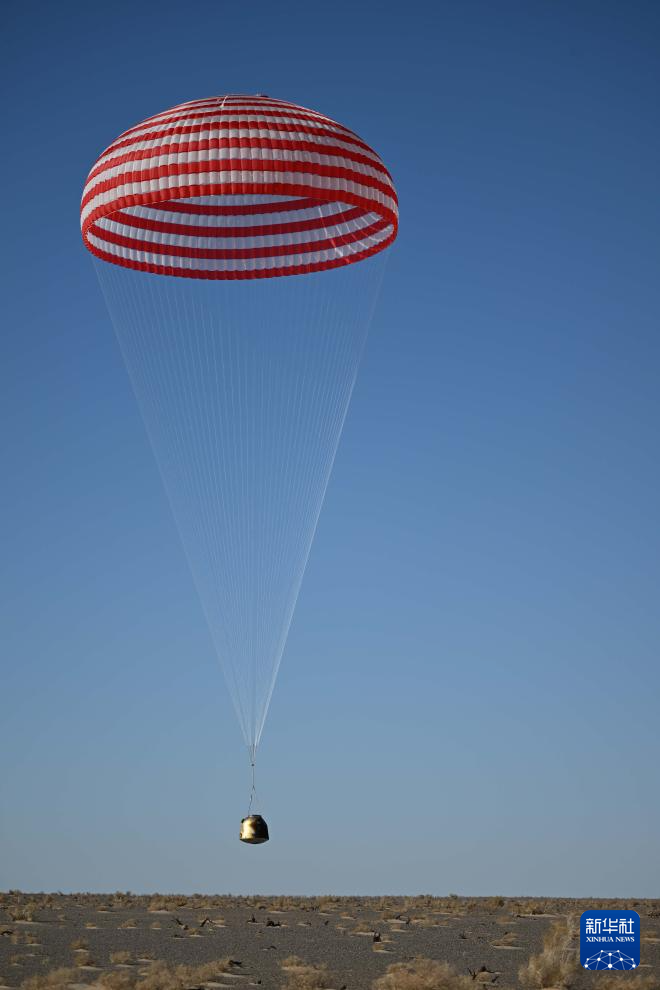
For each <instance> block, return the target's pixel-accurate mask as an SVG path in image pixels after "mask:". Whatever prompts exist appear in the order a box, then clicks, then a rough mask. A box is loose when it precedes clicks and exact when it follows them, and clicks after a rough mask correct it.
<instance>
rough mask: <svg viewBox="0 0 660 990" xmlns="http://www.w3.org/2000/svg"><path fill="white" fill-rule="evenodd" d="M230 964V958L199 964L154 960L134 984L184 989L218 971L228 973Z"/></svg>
mask: <svg viewBox="0 0 660 990" xmlns="http://www.w3.org/2000/svg"><path fill="white" fill-rule="evenodd" d="M232 965H233V963H232V961H231V959H218V960H217V961H216V962H210V963H203V964H202V965H201V966H168V965H167V963H164V962H155V963H152V964H151V965H150V966H149V968H148V969H147V971H146V973H145V975H144V977H143V978H142V979H141V980H138V981H137V983H136V984H135V986H136V990H186V988H187V987H198V986H200V985H201V984H202V983H208V982H209V981H211V980H214V978H215V977H217V976H219V975H220V973H229V972H230V970H231V968H232Z"/></svg>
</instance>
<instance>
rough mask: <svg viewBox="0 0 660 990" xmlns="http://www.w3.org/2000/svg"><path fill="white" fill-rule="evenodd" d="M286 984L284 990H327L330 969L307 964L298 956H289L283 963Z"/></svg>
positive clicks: (283, 985) (283, 986)
mask: <svg viewBox="0 0 660 990" xmlns="http://www.w3.org/2000/svg"><path fill="white" fill-rule="evenodd" d="M282 969H283V970H285V972H286V982H285V983H283V984H282V990H325V988H326V987H328V986H329V983H328V967H327V966H324V965H317V964H313V963H306V962H304V961H303V960H302V959H299V958H298V956H287V958H286V959H284V960H283V962H282Z"/></svg>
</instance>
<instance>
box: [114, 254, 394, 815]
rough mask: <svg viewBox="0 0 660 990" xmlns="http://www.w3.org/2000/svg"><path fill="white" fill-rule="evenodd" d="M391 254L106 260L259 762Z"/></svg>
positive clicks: (142, 397)
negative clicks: (143, 265)
mask: <svg viewBox="0 0 660 990" xmlns="http://www.w3.org/2000/svg"><path fill="white" fill-rule="evenodd" d="M387 253H388V252H382V253H380V254H377V255H376V256H375V257H374V258H371V259H368V260H367V261H363V262H360V264H357V265H348V266H343V267H341V268H338V269H334V270H331V271H327V272H320V273H316V274H312V275H309V274H308V275H300V276H298V275H296V276H291V277H286V278H268V279H256V280H237V281H233V282H222V281H220V282H212V281H211V282H209V281H205V280H198V279H180V278H169V277H165V276H161V275H150V274H147V273H143V272H134V271H131V270H128V269H124V268H121V267H119V266H114V265H108V264H107V263H105V262H102V261H97V262H96V263H95V264H96V269H97V274H98V276H99V280H100V282H101V285H102V288H103V291H104V294H105V296H106V301H107V303H108V308H109V310H110V313H111V316H112V319H113V323H114V327H115V332H116V335H117V338H118V341H119V345H120V348H121V351H122V354H123V357H124V361H125V363H126V366H127V369H128V372H129V376H130V379H131V383H132V385H133V389H134V391H135V394H136V398H137V401H138V405H139V408H140V412H141V415H142V417H143V420H144V423H145V427H146V430H147V434H148V436H149V440H150V443H151V446H152V448H153V450H154V454H155V456H156V461H157V464H158V467H159V470H160V473H161V476H162V478H163V482H164V485H165V489H166V492H167V495H168V498H169V501H170V505H171V507H172V511H173V515H174V519H175V522H176V525H177V529H178V530H179V533H180V536H181V540H182V544H183V547H184V550H185V553H186V556H187V559H188V562H189V565H190V569H191V573H192V576H193V579H194V582H195V585H196V588H197V591H198V594H199V597H200V600H201V603H202V607H203V610H204V613H205V616H206V619H207V623H208V626H209V629H210V632H211V636H212V639H213V643H214V646H215V650H216V653H217V655H218V657H219V659H220V661H221V665H222V667H223V670H224V673H225V677H226V680H227V684H228V688H229V692H230V695H231V697H232V701H233V704H234V707H235V709H236V713H237V716H238V720H239V724H240V725H241V730H242V733H243V736H244V739H245V742H246V744H247V746H248V751H249V753H250V762H251V765H252V767H253V773H254V763H255V761H256V751H257V747H258V744H259V741H260V739H261V735H262V732H263V726H264V721H265V718H266V713H267V711H268V707H269V704H270V700H271V698H272V693H273V689H274V684H275V678H276V676H277V672H278V669H279V666H280V663H281V659H282V654H283V651H284V647H285V644H286V640H287V636H288V632H289V628H290V626H291V622H292V618H293V614H294V609H295V605H296V601H297V598H298V594H299V591H300V587H301V583H302V579H303V575H304V571H305V567H306V564H307V561H308V558H309V554H310V550H311V545H312V540H313V537H314V533H315V530H316V527H317V523H318V519H319V515H320V511H321V507H322V504H323V499H324V496H325V493H326V490H327V486H328V483H329V479H330V474H331V471H332V466H333V463H334V460H335V457H336V453H337V448H338V444H339V439H340V436H341V432H342V428H343V425H344V422H345V419H346V415H347V411H348V406H349V402H350V398H351V395H352V392H353V389H354V385H355V380H356V376H357V371H358V366H359V363H360V358H361V356H362V353H363V350H364V347H365V343H366V339H367V333H368V329H369V323H370V320H371V316H372V313H373V308H374V304H375V298H376V294H377V290H378V288H379V286H380V283H381V281H382V278H383V272H384V264H385V259H386V257H387ZM253 796H254V795H253Z"/></svg>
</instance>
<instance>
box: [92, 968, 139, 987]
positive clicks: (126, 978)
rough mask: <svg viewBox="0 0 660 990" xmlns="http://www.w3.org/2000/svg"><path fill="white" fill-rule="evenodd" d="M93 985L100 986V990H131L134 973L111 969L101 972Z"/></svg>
mask: <svg viewBox="0 0 660 990" xmlns="http://www.w3.org/2000/svg"><path fill="white" fill-rule="evenodd" d="M93 986H94V987H99V988H102V990H133V987H134V986H135V975H134V974H133V973H129V972H127V971H126V970H121V971H119V970H116V969H111V970H108V971H107V972H105V973H101V975H100V976H99V978H98V980H97V981H96V983H94V984H93Z"/></svg>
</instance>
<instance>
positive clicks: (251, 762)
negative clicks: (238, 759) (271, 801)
mask: <svg viewBox="0 0 660 990" xmlns="http://www.w3.org/2000/svg"><path fill="white" fill-rule="evenodd" d="M250 766H251V767H252V790H251V791H250V803H249V804H248V810H247V815H246V816H245V817H246V818H249V817H250V815H251V814H252V804H253V802H254V800H255V798H256V796H257V787H256V784H255V779H254V774H255V761H254V758H252V760H251V761H250Z"/></svg>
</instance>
